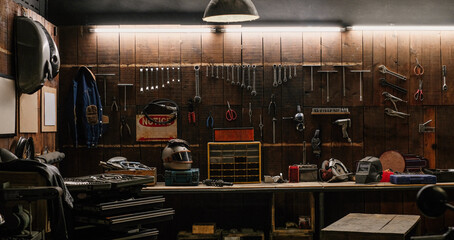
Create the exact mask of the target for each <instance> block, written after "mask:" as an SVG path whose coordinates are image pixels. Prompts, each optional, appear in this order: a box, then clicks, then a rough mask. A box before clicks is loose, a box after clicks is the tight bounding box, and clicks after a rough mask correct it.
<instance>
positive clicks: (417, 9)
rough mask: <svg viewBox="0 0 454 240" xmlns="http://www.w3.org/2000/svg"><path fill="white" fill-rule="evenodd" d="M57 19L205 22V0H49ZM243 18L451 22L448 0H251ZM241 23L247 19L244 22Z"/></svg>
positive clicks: (453, 5) (453, 14)
mask: <svg viewBox="0 0 454 240" xmlns="http://www.w3.org/2000/svg"><path fill="white" fill-rule="evenodd" d="M47 1H48V11H47V18H48V19H49V20H50V21H51V22H53V23H54V24H56V25H80V24H83V25H84V24H205V23H203V22H202V20H201V18H202V15H203V12H204V10H205V7H206V6H207V4H208V2H209V0H96V1H93V0H47ZM253 2H254V4H255V6H256V7H257V11H258V12H259V15H260V19H259V20H257V21H254V22H251V23H246V24H256V25H259V24H263V25H266V24H278V25H285V24H299V25H301V24H312V25H319V24H320V25H322V24H328V25H329V24H333V23H337V24H342V25H371V24H380V25H382V24H395V25H454V1H452V0H383V1H380V0H253ZM243 25H245V24H243Z"/></svg>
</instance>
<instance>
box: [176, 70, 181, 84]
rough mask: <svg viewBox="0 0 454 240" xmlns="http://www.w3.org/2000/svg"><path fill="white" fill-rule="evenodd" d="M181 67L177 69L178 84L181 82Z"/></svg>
mask: <svg viewBox="0 0 454 240" xmlns="http://www.w3.org/2000/svg"><path fill="white" fill-rule="evenodd" d="M180 81H181V80H180V67H177V82H180Z"/></svg>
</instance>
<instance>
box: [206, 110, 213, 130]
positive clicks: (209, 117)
mask: <svg viewBox="0 0 454 240" xmlns="http://www.w3.org/2000/svg"><path fill="white" fill-rule="evenodd" d="M213 126H214V118H213V116H211V112H210V113H209V114H208V117H207V128H213Z"/></svg>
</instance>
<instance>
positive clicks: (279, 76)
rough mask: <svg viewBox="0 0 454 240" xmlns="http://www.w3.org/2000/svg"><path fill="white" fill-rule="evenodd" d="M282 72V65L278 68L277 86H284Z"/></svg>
mask: <svg viewBox="0 0 454 240" xmlns="http://www.w3.org/2000/svg"><path fill="white" fill-rule="evenodd" d="M281 71H282V65H281V64H279V66H278V77H277V84H279V85H281V84H282V78H281Z"/></svg>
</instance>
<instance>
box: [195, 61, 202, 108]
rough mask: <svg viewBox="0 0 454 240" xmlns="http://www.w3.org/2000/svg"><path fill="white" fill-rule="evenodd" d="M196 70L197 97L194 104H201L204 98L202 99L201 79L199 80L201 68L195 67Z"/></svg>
mask: <svg viewBox="0 0 454 240" xmlns="http://www.w3.org/2000/svg"><path fill="white" fill-rule="evenodd" d="M194 70H195V96H194V102H196V103H200V102H201V101H202V98H201V97H200V79H199V70H200V67H199V66H198V65H196V66H194Z"/></svg>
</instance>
